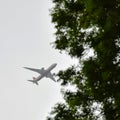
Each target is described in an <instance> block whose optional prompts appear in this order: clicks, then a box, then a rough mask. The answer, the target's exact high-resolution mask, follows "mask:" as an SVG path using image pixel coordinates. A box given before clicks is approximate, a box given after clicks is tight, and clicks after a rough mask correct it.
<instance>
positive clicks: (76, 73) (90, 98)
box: [47, 0, 120, 120]
mask: <svg viewBox="0 0 120 120" xmlns="http://www.w3.org/2000/svg"><path fill="white" fill-rule="evenodd" d="M53 3H54V4H55V6H54V7H53V9H52V10H51V16H52V22H53V23H54V24H55V28H56V33H55V35H56V41H55V43H54V46H55V49H59V50H60V51H66V52H67V53H68V54H69V55H70V56H71V57H75V58H77V59H78V60H79V61H80V62H79V65H78V66H77V67H76V66H72V67H69V68H68V69H67V70H65V71H59V73H58V74H57V76H58V77H59V80H58V81H60V82H61V85H62V86H63V87H66V86H67V85H71V86H75V91H71V90H64V91H63V92H62V94H63V96H64V100H65V103H57V104H56V105H55V107H54V108H53V110H52V112H51V116H50V117H48V118H47V119H48V120H100V119H105V120H120V15H119V14H120V0H53ZM89 50H92V51H93V52H94V55H93V56H90V57H86V55H87V53H88V52H89ZM52 116H53V117H52Z"/></svg>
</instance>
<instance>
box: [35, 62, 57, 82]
mask: <svg viewBox="0 0 120 120" xmlns="http://www.w3.org/2000/svg"><path fill="white" fill-rule="evenodd" d="M56 65H57V64H56V63H54V64H52V65H51V66H50V67H49V68H48V69H46V70H44V72H43V73H42V74H41V75H39V76H38V77H37V78H36V79H34V80H35V81H39V80H40V79H42V78H43V77H46V75H47V74H48V73H49V72H50V71H51V70H52V69H53V68H55V67H56Z"/></svg>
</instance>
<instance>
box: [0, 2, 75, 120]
mask: <svg viewBox="0 0 120 120" xmlns="http://www.w3.org/2000/svg"><path fill="white" fill-rule="evenodd" d="M51 7H52V2H51V0H0V58H1V59H0V120H45V118H46V116H47V115H48V113H49V112H50V111H51V107H53V106H54V104H55V103H56V102H58V101H61V100H62V97H61V94H60V87H59V84H58V83H55V82H53V81H51V80H50V79H48V78H43V79H42V80H41V81H39V86H36V85H35V84H32V83H30V82H28V81H27V80H28V79H31V78H32V77H33V76H35V77H36V76H37V75H38V74H36V73H34V72H32V71H29V70H26V69H23V68H22V67H24V66H26V67H33V68H41V67H45V68H47V67H49V65H51V64H52V63H57V64H58V65H57V66H56V68H55V69H54V70H53V72H57V71H59V70H60V69H65V68H67V67H68V66H69V65H71V64H72V63H74V62H75V61H74V60H71V59H70V58H69V57H67V56H66V55H63V54H60V53H59V52H58V51H57V50H55V49H53V48H52V46H51V45H50V43H51V42H53V41H54V40H55V36H54V35H53V33H54V31H55V30H54V27H53V26H54V25H53V24H52V23H51V17H50V15H49V14H50V13H49V9H50V8H51Z"/></svg>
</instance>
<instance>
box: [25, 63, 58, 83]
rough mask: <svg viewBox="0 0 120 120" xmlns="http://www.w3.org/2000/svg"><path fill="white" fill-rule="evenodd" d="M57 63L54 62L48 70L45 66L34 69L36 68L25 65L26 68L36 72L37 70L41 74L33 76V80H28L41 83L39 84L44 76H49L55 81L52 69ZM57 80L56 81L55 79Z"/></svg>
mask: <svg viewBox="0 0 120 120" xmlns="http://www.w3.org/2000/svg"><path fill="white" fill-rule="evenodd" d="M56 65H57V64H56V63H54V64H52V65H51V66H50V67H48V68H47V69H46V70H45V69H44V68H41V69H34V68H29V67H23V68H25V69H28V70H32V71H34V72H37V73H39V74H40V75H39V76H38V77H36V78H35V77H33V80H28V81H29V82H33V83H34V84H36V85H39V84H38V81H39V80H41V79H42V78H43V77H47V78H50V79H52V80H53V81H55V79H54V77H53V74H51V70H52V69H53V68H55V67H56ZM55 82H56V81H55Z"/></svg>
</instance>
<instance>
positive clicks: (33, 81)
mask: <svg viewBox="0 0 120 120" xmlns="http://www.w3.org/2000/svg"><path fill="white" fill-rule="evenodd" d="M28 81H29V82H32V83H35V84H36V85H38V82H37V81H35V80H28Z"/></svg>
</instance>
